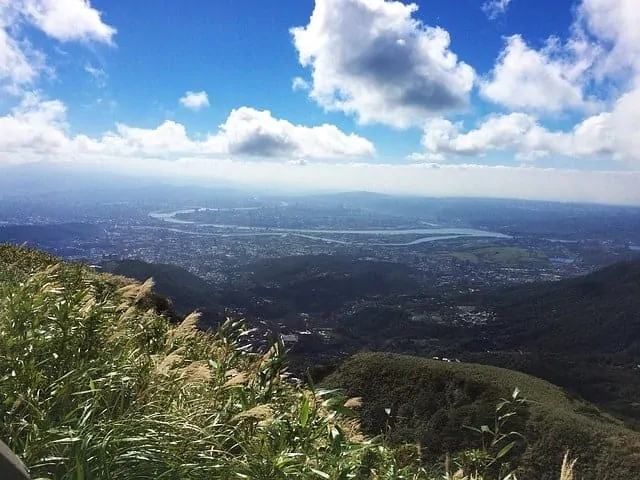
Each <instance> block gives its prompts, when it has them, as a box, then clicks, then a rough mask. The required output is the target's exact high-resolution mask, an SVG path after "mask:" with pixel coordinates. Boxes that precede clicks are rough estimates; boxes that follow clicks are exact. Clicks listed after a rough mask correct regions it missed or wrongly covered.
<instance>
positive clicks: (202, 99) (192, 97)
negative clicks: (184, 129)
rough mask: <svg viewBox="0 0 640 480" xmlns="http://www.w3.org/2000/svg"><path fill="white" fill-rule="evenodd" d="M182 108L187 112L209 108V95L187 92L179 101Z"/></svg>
mask: <svg viewBox="0 0 640 480" xmlns="http://www.w3.org/2000/svg"><path fill="white" fill-rule="evenodd" d="M180 103H181V104H182V106H183V107H185V108H188V109H189V110H193V111H196V112H197V111H198V110H201V109H203V108H205V107H208V106H209V95H207V92H191V91H189V92H187V93H185V94H184V96H183V97H182V98H181V99H180Z"/></svg>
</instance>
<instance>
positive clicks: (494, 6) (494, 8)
mask: <svg viewBox="0 0 640 480" xmlns="http://www.w3.org/2000/svg"><path fill="white" fill-rule="evenodd" d="M510 3H511V0H488V1H486V2H485V3H484V4H482V11H483V12H484V13H485V14H486V15H487V17H489V18H490V19H491V20H495V19H496V18H498V17H499V16H500V15H502V14H503V13H505V12H506V11H507V8H508V7H509V4H510Z"/></svg>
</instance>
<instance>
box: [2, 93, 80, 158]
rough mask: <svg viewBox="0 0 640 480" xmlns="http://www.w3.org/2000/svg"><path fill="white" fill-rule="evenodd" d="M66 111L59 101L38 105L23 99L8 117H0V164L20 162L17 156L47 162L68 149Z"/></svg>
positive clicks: (32, 99)
mask: <svg viewBox="0 0 640 480" xmlns="http://www.w3.org/2000/svg"><path fill="white" fill-rule="evenodd" d="M67 129H68V125H67V123H66V107H65V105H64V104H63V103H62V102H60V101H58V100H51V101H41V100H40V99H39V98H38V97H37V96H36V95H35V94H28V95H26V96H25V97H24V98H23V100H22V102H21V103H20V104H19V105H18V106H16V107H15V108H14V109H13V110H12V112H11V113H10V114H8V115H5V116H3V117H0V163H2V158H4V159H8V160H13V161H19V158H17V157H15V158H14V157H13V156H14V155H15V154H16V153H19V154H20V155H24V156H27V157H32V156H33V155H37V156H42V155H44V158H47V157H48V155H49V154H55V153H56V152H60V151H61V150H62V149H64V148H66V147H68V145H69V138H68V136H67V133H66V131H67Z"/></svg>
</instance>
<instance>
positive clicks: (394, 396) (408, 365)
mask: <svg viewBox="0 0 640 480" xmlns="http://www.w3.org/2000/svg"><path fill="white" fill-rule="evenodd" d="M323 383H324V384H325V385H326V386H328V387H331V388H340V389H343V390H344V392H345V393H346V394H347V395H354V396H356V395H357V396H361V397H362V399H363V405H362V407H361V410H360V411H359V413H360V414H361V423H362V426H363V429H364V430H365V432H366V433H369V434H379V433H385V432H386V434H387V438H388V439H389V441H390V442H392V443H393V444H399V443H405V442H418V443H419V444H420V445H421V447H422V453H423V459H424V460H425V461H427V462H432V461H433V460H434V458H438V457H440V456H442V455H444V454H446V453H448V452H449V453H455V452H457V451H460V450H465V449H469V448H473V447H477V446H478V444H479V442H480V441H481V438H480V437H478V436H474V435H473V434H472V433H471V432H470V431H469V430H467V429H465V428H464V427H465V426H476V425H491V424H492V422H493V418H494V416H495V405H496V402H497V401H499V399H500V398H503V397H508V396H509V394H510V392H512V391H513V390H514V389H515V388H519V389H520V391H521V392H522V395H523V396H525V397H526V398H528V399H530V400H531V403H529V404H528V407H527V409H526V411H524V412H521V414H520V415H518V416H516V417H514V419H513V422H512V423H511V424H510V427H511V428H512V429H514V430H516V431H518V432H520V433H522V434H524V436H525V438H526V442H524V443H523V444H522V445H521V446H520V449H519V450H517V451H515V450H514V452H516V453H517V454H518V455H517V459H516V460H515V461H516V463H517V464H519V471H520V472H521V474H522V478H536V479H537V478H545V479H546V478H555V474H556V471H557V465H558V463H559V462H560V461H561V457H562V454H563V453H564V452H565V451H566V450H567V449H568V450H569V451H570V452H571V453H572V455H573V456H576V457H577V458H578V459H579V460H578V471H579V475H578V477H577V478H583V479H584V480H589V479H593V480H601V479H603V478H616V479H617V478H635V476H636V474H637V472H638V471H640V434H638V433H637V432H634V431H632V430H629V429H627V428H625V427H624V425H622V423H621V422H619V421H618V420H615V419H614V418H613V417H610V416H608V415H606V414H603V413H602V412H600V411H599V410H598V409H597V408H595V407H593V406H592V405H590V404H587V403H585V402H583V401H580V400H575V399H571V398H569V397H568V396H567V395H566V394H565V393H564V391H563V390H562V389H560V388H558V387H556V386H554V385H552V384H550V383H548V382H545V381H543V380H539V379H536V378H534V377H531V376H528V375H526V374H523V373H520V372H514V371H511V370H505V369H501V368H496V367H490V366H483V365H474V364H466V363H460V364H458V363H447V362H442V361H437V360H429V359H424V358H418V357H407V356H402V355H395V354H382V353H366V354H360V355H356V356H355V357H352V358H350V359H348V360H347V361H346V362H344V363H343V364H342V365H341V366H340V367H339V368H338V369H337V370H336V371H335V372H334V373H332V374H331V375H330V376H328V377H327V378H326V379H325V381H324V382H323ZM388 412H390V413H388Z"/></svg>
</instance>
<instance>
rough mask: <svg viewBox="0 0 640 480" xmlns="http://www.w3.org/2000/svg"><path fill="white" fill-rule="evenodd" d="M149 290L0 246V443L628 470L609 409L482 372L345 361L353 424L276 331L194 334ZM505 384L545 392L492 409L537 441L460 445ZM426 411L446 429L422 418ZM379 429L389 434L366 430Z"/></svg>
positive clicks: (140, 452)
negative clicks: (296, 368)
mask: <svg viewBox="0 0 640 480" xmlns="http://www.w3.org/2000/svg"><path fill="white" fill-rule="evenodd" d="M152 288H153V284H152V282H150V281H147V282H145V283H136V282H133V281H131V280H127V279H126V278H124V277H121V276H114V275H109V274H100V273H97V272H95V271H94V270H92V269H90V268H88V267H86V266H83V265H80V264H69V263H64V262H59V261H58V260H56V259H55V258H52V257H50V256H48V255H46V254H42V253H39V252H35V251H31V250H26V249H21V248H17V247H11V246H4V245H0V440H2V441H4V442H5V443H7V444H8V445H9V446H10V448H11V449H12V450H13V451H14V452H16V453H17V454H18V455H19V457H20V458H21V459H22V460H23V461H24V463H25V464H26V465H27V466H28V468H29V469H30V471H31V474H32V477H33V478H38V479H40V478H41V479H45V478H48V479H65V480H67V479H69V480H71V479H75V480H78V479H103V478H104V479H125V480H126V479H160V478H166V479H221V480H222V479H225V480H226V479H231V478H239V479H242V478H244V479H255V480H278V479H289V478H299V479H307V478H309V479H313V478H319V479H359V480H365V479H372V480H374V479H383V478H384V479H398V480H400V479H413V480H420V479H422V480H436V479H446V480H482V479H484V480H490V479H491V480H493V479H496V480H498V479H499V480H503V479H505V478H507V479H513V478H514V477H513V476H507V477H505V475H504V474H505V473H507V472H508V471H509V469H510V468H518V464H519V463H522V465H523V468H521V469H520V470H521V471H522V472H523V473H524V475H525V476H521V477H519V478H526V479H528V478H540V479H542V478H557V472H558V471H559V469H560V465H561V463H562V457H563V455H564V452H565V449H566V448H567V447H568V448H571V449H572V451H573V452H575V454H578V455H580V456H581V461H583V462H584V470H583V471H584V472H586V473H585V477H584V478H585V479H586V480H589V479H591V478H596V477H594V476H593V475H592V473H593V472H601V473H605V472H607V475H604V476H602V477H601V478H631V477H629V475H628V473H629V472H631V471H632V470H633V468H634V467H636V466H638V465H640V460H638V458H640V457H638V453H637V452H636V448H637V434H635V433H633V432H629V431H628V430H625V429H624V428H623V427H622V426H621V425H620V424H619V422H617V421H615V420H613V419H611V418H609V417H606V416H604V415H602V414H600V413H598V412H597V411H596V410H595V409H594V407H590V406H589V405H587V404H583V403H580V402H575V408H573V406H574V404H573V403H571V402H570V401H569V400H567V399H563V398H564V397H563V394H562V392H561V391H560V390H559V389H557V388H555V387H552V386H551V385H549V384H546V383H544V382H539V381H535V380H533V379H531V378H530V377H527V376H525V375H521V374H516V373H513V372H506V371H502V370H495V369H487V368H486V367H476V366H471V365H457V366H448V365H446V366H445V365H440V364H434V363H433V362H427V361H422V360H417V359H410V358H405V357H397V356H384V355H382V356H378V355H373V356H359V357H356V358H354V359H352V360H349V361H348V362H347V363H346V364H345V365H344V366H343V367H341V369H340V370H339V371H338V372H337V373H335V374H334V375H333V376H332V377H331V379H332V383H333V384H335V385H338V386H340V387H341V388H344V389H345V390H346V392H347V393H349V394H350V393H351V392H357V394H358V395H362V396H363V398H364V404H363V406H362V412H361V413H362V417H361V422H362V427H361V426H360V424H359V422H358V421H357V419H356V417H355V415H356V414H355V412H354V411H353V410H351V408H353V407H357V406H358V405H360V401H359V400H358V399H354V398H351V399H349V397H348V396H344V395H340V394H338V393H337V392H336V391H327V390H318V389H315V388H311V387H309V386H306V385H305V384H304V383H303V382H301V381H300V380H297V379H295V378H293V377H291V376H290V375H289V374H288V373H287V363H286V359H285V355H284V353H283V345H282V344H275V345H273V346H272V347H270V348H269V349H267V350H263V351H257V350H255V349H254V348H253V347H252V346H251V345H250V344H248V343H247V342H248V340H247V339H248V338H249V337H248V335H247V333H248V332H247V331H246V330H245V329H244V328H243V325H242V324H241V323H238V322H236V323H234V322H232V321H226V322H224V323H223V324H221V325H220V326H219V327H218V329H217V330H216V331H215V332H210V333H205V332H202V331H199V330H198V329H197V328H196V325H197V323H198V319H197V316H195V315H189V316H187V317H186V318H179V317H177V315H176V314H175V312H174V311H173V310H171V309H170V308H168V305H167V302H166V301H165V302H162V301H159V300H158V298H159V297H158V296H157V295H155V294H154V293H153V290H152ZM169 307H170V305H169ZM425 365H426V366H428V368H427V367H425ZM425 368H426V369H427V370H425ZM426 371H430V372H432V373H431V374H430V375H427V376H425V375H426V373H425V372H426ZM498 371H499V372H503V373H504V376H503V377H502V378H499V379H498V380H496V379H494V381H493V382H489V381H488V377H490V375H488V374H487V373H486V372H498ZM452 372H454V373H455V375H454V374H452ZM425 379H426V380H425ZM507 379H508V381H507ZM514 385H518V386H519V387H520V388H521V389H522V390H523V391H524V392H527V395H528V394H529V392H530V393H531V397H532V398H534V399H537V400H540V401H541V402H543V403H545V402H546V404H548V405H550V406H549V408H547V409H545V408H541V407H540V408H538V407H536V406H531V407H527V408H518V409H514V410H513V411H511V407H509V409H507V410H499V411H498V414H500V415H503V418H507V419H509V423H510V425H508V427H509V428H511V424H512V425H513V427H514V428H517V429H520V430H522V431H523V433H525V434H527V435H530V436H532V438H534V439H535V443H533V444H532V445H531V446H528V447H526V449H525V450H524V454H523V455H521V454H522V453H523V452H522V451H521V450H522V449H523V448H524V447H523V446H521V445H516V444H514V447H513V450H509V448H507V447H509V444H508V443H505V442H506V441H507V440H509V439H510V438H511V436H509V438H507V439H506V440H505V439H502V440H500V441H499V442H497V443H496V444H495V445H494V444H492V445H484V446H483V447H482V448H479V449H478V448H472V447H474V446H475V443H474V433H473V432H471V431H469V430H466V429H465V428H464V426H465V425H476V426H480V425H483V424H484V423H486V422H488V423H490V422H491V421H494V420H495V419H496V418H497V417H496V415H497V414H496V408H495V405H496V402H498V401H499V396H500V395H502V394H503V393H505V392H506V393H507V394H508V393H509V390H510V389H511V387H512V386H514ZM541 386H544V388H543V387H541ZM468 398H471V399H473V402H472V404H471V405H472V408H467V410H465V409H464V405H466V403H465V402H467V399H468ZM552 401H554V402H555V403H553V402H552ZM415 402H417V403H415ZM511 403H513V402H511ZM511 403H510V404H509V405H511ZM388 405H391V407H390V408H391V412H392V414H391V415H389V416H387V417H384V416H383V417H380V415H379V414H380V411H379V410H380V408H381V407H382V406H385V407H386V406H388ZM443 405H444V406H446V410H445V411H444V412H445V413H444V414H443V410H442V406H443ZM572 408H573V409H572ZM382 411H383V412H384V408H383V410H382ZM396 412H397V414H396ZM465 412H466V413H465ZM505 412H506V414H505ZM511 413H513V414H516V413H517V415H514V416H513V417H511ZM383 415H384V413H383ZM433 415H435V416H433ZM438 415H439V416H438ZM443 415H444V416H443ZM433 418H435V419H437V421H436V420H434V421H436V426H437V425H442V426H444V427H446V428H439V427H438V428H435V429H433V428H432V429H431V430H428V429H427V430H425V429H424V425H425V424H427V423H429V421H431V420H430V419H433ZM390 419H393V425H391V422H390ZM385 422H386V423H385ZM432 423H433V422H432ZM385 426H389V427H391V430H386V429H385V428H384V427H385ZM503 427H507V425H506V424H505V425H503ZM381 428H382V430H385V432H384V433H387V434H388V435H386V436H382V437H378V438H376V439H371V438H372V437H366V436H364V435H363V433H364V434H366V433H367V432H369V433H371V434H375V433H378V432H379V431H380V429H381ZM536 429H537V430H536ZM481 431H482V430H481ZM545 432H551V433H545ZM427 433H429V436H428V437H427V436H425V435H426V434H427ZM543 433H544V435H543ZM541 438H543V439H545V441H542V440H540V439H541ZM389 439H390V440H392V441H393V443H389ZM503 440H504V441H503ZM416 443H421V444H422V445H423V448H422V455H420V454H419V450H418V449H417V448H416V446H415V444H416ZM395 444H398V446H395ZM400 444H402V445H400ZM412 444H413V446H412ZM438 446H439V447H438ZM614 446H615V448H614ZM498 448H499V450H498ZM446 452H451V453H452V456H451V457H449V458H448V459H446V460H445V459H444V458H443V454H444V453H446ZM421 460H422V461H421ZM427 460H428V461H427ZM536 462H537V463H536ZM607 469H608V470H607ZM565 470H566V471H565V474H564V476H562V479H563V480H571V479H572V478H573V477H572V476H571V474H570V472H569V470H570V468H565ZM531 472H535V473H536V475H537V473H540V472H543V473H544V474H545V476H538V477H535V476H531V475H529V474H530V473H531Z"/></svg>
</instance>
